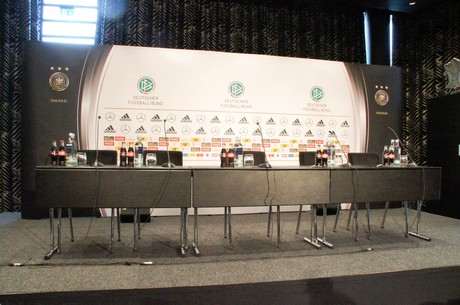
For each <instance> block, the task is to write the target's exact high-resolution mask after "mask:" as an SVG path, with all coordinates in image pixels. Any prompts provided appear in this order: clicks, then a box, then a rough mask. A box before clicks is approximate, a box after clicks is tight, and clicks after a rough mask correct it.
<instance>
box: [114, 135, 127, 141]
mask: <svg viewBox="0 0 460 305" xmlns="http://www.w3.org/2000/svg"><path fill="white" fill-rule="evenodd" d="M115 141H118V142H120V141H126V137H123V136H116V137H115Z"/></svg>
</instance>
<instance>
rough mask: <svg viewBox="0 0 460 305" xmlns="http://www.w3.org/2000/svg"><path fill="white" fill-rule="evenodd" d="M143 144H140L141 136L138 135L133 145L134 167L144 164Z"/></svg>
mask: <svg viewBox="0 0 460 305" xmlns="http://www.w3.org/2000/svg"><path fill="white" fill-rule="evenodd" d="M143 152H144V145H143V144H142V138H141V137H140V136H138V137H137V142H136V145H135V153H136V154H135V157H134V165H135V166H136V167H142V166H143V165H144V155H143Z"/></svg>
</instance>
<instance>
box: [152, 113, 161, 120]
mask: <svg viewBox="0 0 460 305" xmlns="http://www.w3.org/2000/svg"><path fill="white" fill-rule="evenodd" d="M150 122H161V118H160V116H159V115H158V114H157V115H155V116H154V117H153V118H152V119H151V120H150Z"/></svg>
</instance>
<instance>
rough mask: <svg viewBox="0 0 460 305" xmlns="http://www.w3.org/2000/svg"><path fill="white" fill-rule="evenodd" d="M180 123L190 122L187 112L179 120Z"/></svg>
mask: <svg viewBox="0 0 460 305" xmlns="http://www.w3.org/2000/svg"><path fill="white" fill-rule="evenodd" d="M180 121H181V122H182V123H192V119H190V117H189V116H188V114H187V115H186V116H184V117H183V118H182V120H180Z"/></svg>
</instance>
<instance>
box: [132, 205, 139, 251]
mask: <svg viewBox="0 0 460 305" xmlns="http://www.w3.org/2000/svg"><path fill="white" fill-rule="evenodd" d="M138 214H139V209H134V215H133V225H134V241H133V244H134V251H137V239H138V236H137V234H138V232H137V221H138V219H139V218H138Z"/></svg>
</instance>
